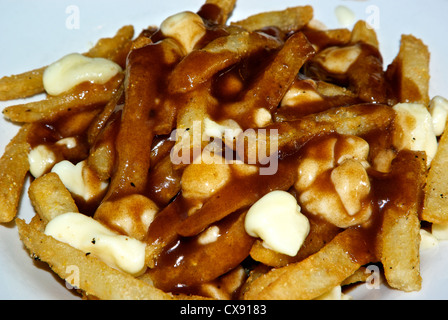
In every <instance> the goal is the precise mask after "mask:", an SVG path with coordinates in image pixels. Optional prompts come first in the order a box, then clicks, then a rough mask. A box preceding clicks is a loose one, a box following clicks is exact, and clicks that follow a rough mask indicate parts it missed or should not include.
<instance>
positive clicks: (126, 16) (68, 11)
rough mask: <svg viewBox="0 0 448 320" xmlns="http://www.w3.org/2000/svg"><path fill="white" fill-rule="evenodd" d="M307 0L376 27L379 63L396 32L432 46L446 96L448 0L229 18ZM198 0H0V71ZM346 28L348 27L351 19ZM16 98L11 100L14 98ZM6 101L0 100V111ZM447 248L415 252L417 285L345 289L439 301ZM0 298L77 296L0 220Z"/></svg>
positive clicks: (24, 209)
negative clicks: (304, 8)
mask: <svg viewBox="0 0 448 320" xmlns="http://www.w3.org/2000/svg"><path fill="white" fill-rule="evenodd" d="M308 3H310V4H312V5H313V7H314V11H315V17H316V18H317V19H319V20H320V21H322V22H324V23H325V24H326V25H327V26H328V27H330V28H336V27H340V26H341V25H340V24H339V23H338V20H337V19H336V15H335V13H334V9H335V7H336V6H337V5H344V6H346V7H348V8H350V9H351V10H352V11H353V12H354V13H355V17H356V19H363V20H367V21H369V22H371V23H372V24H374V26H375V27H376V28H377V34H378V37H379V41H380V46H381V47H380V49H381V52H382V54H383V57H384V63H385V65H387V64H389V63H390V62H391V61H392V59H393V58H394V57H395V55H396V54H397V52H398V47H399V39H400V35H401V34H403V33H411V34H414V35H416V36H417V37H420V38H422V39H423V40H424V42H425V43H426V44H427V45H428V46H429V48H430V51H431V87H430V94H431V96H434V95H448V94H447V93H448V81H447V78H448V61H447V60H446V58H445V57H446V54H447V53H448V47H447V42H446V41H445V39H444V38H445V36H446V34H448V23H447V22H446V20H445V14H446V12H448V1H445V0H431V1H425V2H423V1H419V0H412V1H410V0H394V1H390V0H375V1H373V0H371V1H354V0H352V1H350V0H339V1H334V0H313V1H305V0H277V1H267V0H265V1H263V2H262V1H260V0H239V2H238V4H237V7H236V10H235V12H234V14H233V16H232V18H231V19H232V20H239V19H241V18H243V17H246V16H247V15H250V14H254V13H258V12H261V11H265V10H280V9H284V8H286V7H290V6H296V5H304V4H308ZM202 4H203V1H202V0H189V1H188V2H186V1H183V0H165V1H148V0H126V1H124V0H113V1H111V0H95V1H90V0H59V1H53V0H40V1H29V0H2V1H1V2H0V30H1V31H0V43H2V50H1V52H0V76H3V75H10V74H14V73H20V72H23V71H27V70H30V69H33V68H37V67H41V66H44V65H47V64H49V63H51V62H53V61H55V60H57V59H58V58H60V57H61V56H63V55H65V54H67V53H71V52H85V51H86V50H88V49H89V48H90V47H91V46H92V45H93V44H94V43H95V42H96V40H98V39H99V38H101V37H109V36H112V35H113V34H114V33H115V32H116V30H118V28H119V27H121V26H123V25H126V24H132V25H134V26H135V30H136V33H138V32H139V31H140V30H141V29H143V28H145V27H146V26H149V25H159V24H160V22H161V21H163V19H164V18H165V17H167V16H169V15H171V14H174V13H176V12H179V11H183V10H191V11H196V10H197V9H198V8H199V7H200V6H201V5H202ZM350 27H351V25H350ZM13 103H17V101H15V102H13ZM9 104H12V103H11V102H7V103H5V102H2V103H0V109H3V108H4V107H5V106H7V105H9ZM17 128H18V127H17V126H15V125H13V124H11V123H8V122H6V121H5V120H3V119H1V120H0V151H3V149H4V147H5V145H6V144H7V143H8V141H9V140H10V139H11V138H12V137H13V135H14V134H15V132H16V131H17ZM32 215H33V210H32V208H31V205H30V203H29V200H28V199H27V197H26V196H24V197H23V201H22V205H21V210H20V213H19V217H20V218H24V219H25V220H27V221H29V219H30V218H31V216H32ZM447 265H448V246H447V244H445V243H442V244H440V246H439V247H438V248H436V249H431V250H428V251H425V252H423V253H422V264H421V270H422V276H423V288H422V290H421V291H420V292H417V293H402V292H399V291H396V290H390V289H388V288H387V287H386V286H384V285H382V286H380V289H378V290H376V289H368V288H367V287H366V286H361V287H358V288H357V289H355V290H354V291H352V292H350V294H351V295H352V296H353V297H354V298H355V299H446V298H448V290H446V287H448V273H447V272H446V270H445V266H447ZM0 299H78V297H77V296H76V295H74V294H73V293H72V291H71V290H67V289H66V288H65V285H64V283H63V282H62V281H60V280H59V279H58V277H57V276H54V275H53V274H52V273H51V272H49V271H48V268H47V267H45V265H44V264H42V263H36V262H34V261H33V260H32V259H30V257H29V255H28V253H27V251H26V250H25V249H24V248H23V246H22V244H21V242H20V240H19V238H18V235H17V229H16V227H15V226H14V225H13V224H9V225H6V226H5V225H1V226H0Z"/></svg>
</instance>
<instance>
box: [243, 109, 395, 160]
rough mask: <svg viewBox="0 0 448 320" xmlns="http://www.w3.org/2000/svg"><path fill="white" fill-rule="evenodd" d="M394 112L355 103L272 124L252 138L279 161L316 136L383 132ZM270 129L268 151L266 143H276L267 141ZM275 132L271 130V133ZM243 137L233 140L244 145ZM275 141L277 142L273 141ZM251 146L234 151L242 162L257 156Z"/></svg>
mask: <svg viewBox="0 0 448 320" xmlns="http://www.w3.org/2000/svg"><path fill="white" fill-rule="evenodd" d="M394 118H395V111H394V110H393V109H392V108H391V107H390V106H387V105H381V104H359V105H351V106H347V107H338V108H333V109H330V110H327V111H324V112H320V113H316V114H311V115H308V116H306V117H303V118H300V119H297V120H294V121H285V122H278V123H273V124H272V125H269V126H267V127H266V129H267V134H260V133H258V135H257V137H256V139H257V140H261V142H260V143H265V144H266V149H267V150H268V153H267V155H268V156H270V155H271V152H277V151H278V152H279V156H280V157H281V158H283V157H286V156H287V155H290V154H293V153H295V152H296V151H298V150H299V149H300V148H301V147H302V146H303V145H304V144H305V143H306V142H308V141H309V140H311V139H312V138H313V137H315V136H316V135H318V134H325V133H332V132H337V133H339V134H350V135H356V136H364V135H368V134H369V133H372V132H374V131H378V130H387V129H388V128H389V127H390V126H391V125H392V123H393V120H394ZM271 130H278V131H277V132H276V133H275V134H276V135H277V134H278V135H277V137H278V143H276V144H277V148H275V147H274V148H271V146H270V143H271V140H272V141H276V140H273V139H271V137H270V133H269V132H271ZM274 132H275V131H274ZM242 137H243V135H241V136H240V137H238V138H237V140H238V141H239V142H244V139H243V138H242ZM276 142H277V141H276ZM254 147H256V144H255V143H253V144H252V146H246V144H245V145H244V148H243V147H240V148H238V149H237V151H238V152H239V153H240V154H239V156H240V157H241V158H242V159H245V160H247V159H248V158H250V155H257V151H256V150H253V149H254ZM249 160H251V161H255V160H256V161H262V160H263V159H262V158H260V159H258V158H257V159H249Z"/></svg>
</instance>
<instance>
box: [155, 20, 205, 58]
mask: <svg viewBox="0 0 448 320" xmlns="http://www.w3.org/2000/svg"><path fill="white" fill-rule="evenodd" d="M160 31H161V32H162V33H163V34H164V35H165V36H166V37H170V38H173V39H175V40H176V41H177V42H179V43H180V44H181V45H182V46H183V48H184V50H185V53H186V54H188V53H190V52H191V51H193V48H194V46H195V45H196V43H197V42H198V41H199V40H201V38H202V37H203V36H204V35H205V33H206V28H205V25H204V22H203V20H202V18H201V17H200V16H199V15H197V14H196V13H193V12H190V11H184V12H180V13H177V14H175V15H173V16H170V17H168V18H166V19H165V20H164V21H163V22H162V24H161V25H160Z"/></svg>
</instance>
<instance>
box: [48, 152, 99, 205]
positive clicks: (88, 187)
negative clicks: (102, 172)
mask: <svg viewBox="0 0 448 320" xmlns="http://www.w3.org/2000/svg"><path fill="white" fill-rule="evenodd" d="M51 171H52V172H55V173H57V174H58V176H59V178H60V179H61V181H62V183H63V184H64V186H65V187H66V188H67V189H68V190H69V191H70V192H72V193H74V194H76V195H78V196H80V197H82V198H84V200H86V201H88V200H90V199H92V198H94V197H96V196H97V195H98V194H100V193H101V192H103V191H104V190H105V189H106V188H107V186H108V183H107V182H105V181H101V180H99V179H98V177H96V175H95V174H94V173H93V172H91V170H90V169H89V167H88V166H87V164H86V161H81V162H79V163H78V164H76V165H74V164H72V163H71V162H70V161H68V160H63V161H61V162H58V163H57V164H56V165H55V166H54V167H53V169H51Z"/></svg>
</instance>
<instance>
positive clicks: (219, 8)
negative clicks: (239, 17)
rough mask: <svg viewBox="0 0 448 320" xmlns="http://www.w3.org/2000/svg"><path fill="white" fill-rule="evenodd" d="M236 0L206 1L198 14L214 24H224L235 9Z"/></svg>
mask: <svg viewBox="0 0 448 320" xmlns="http://www.w3.org/2000/svg"><path fill="white" fill-rule="evenodd" d="M235 4H236V0H206V1H205V3H204V5H203V6H202V7H201V8H200V9H199V11H198V14H199V15H200V16H201V17H202V18H204V19H207V20H210V21H212V22H214V23H216V24H225V23H226V21H227V19H228V18H229V17H230V15H231V14H232V12H233V9H234V8H235Z"/></svg>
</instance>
